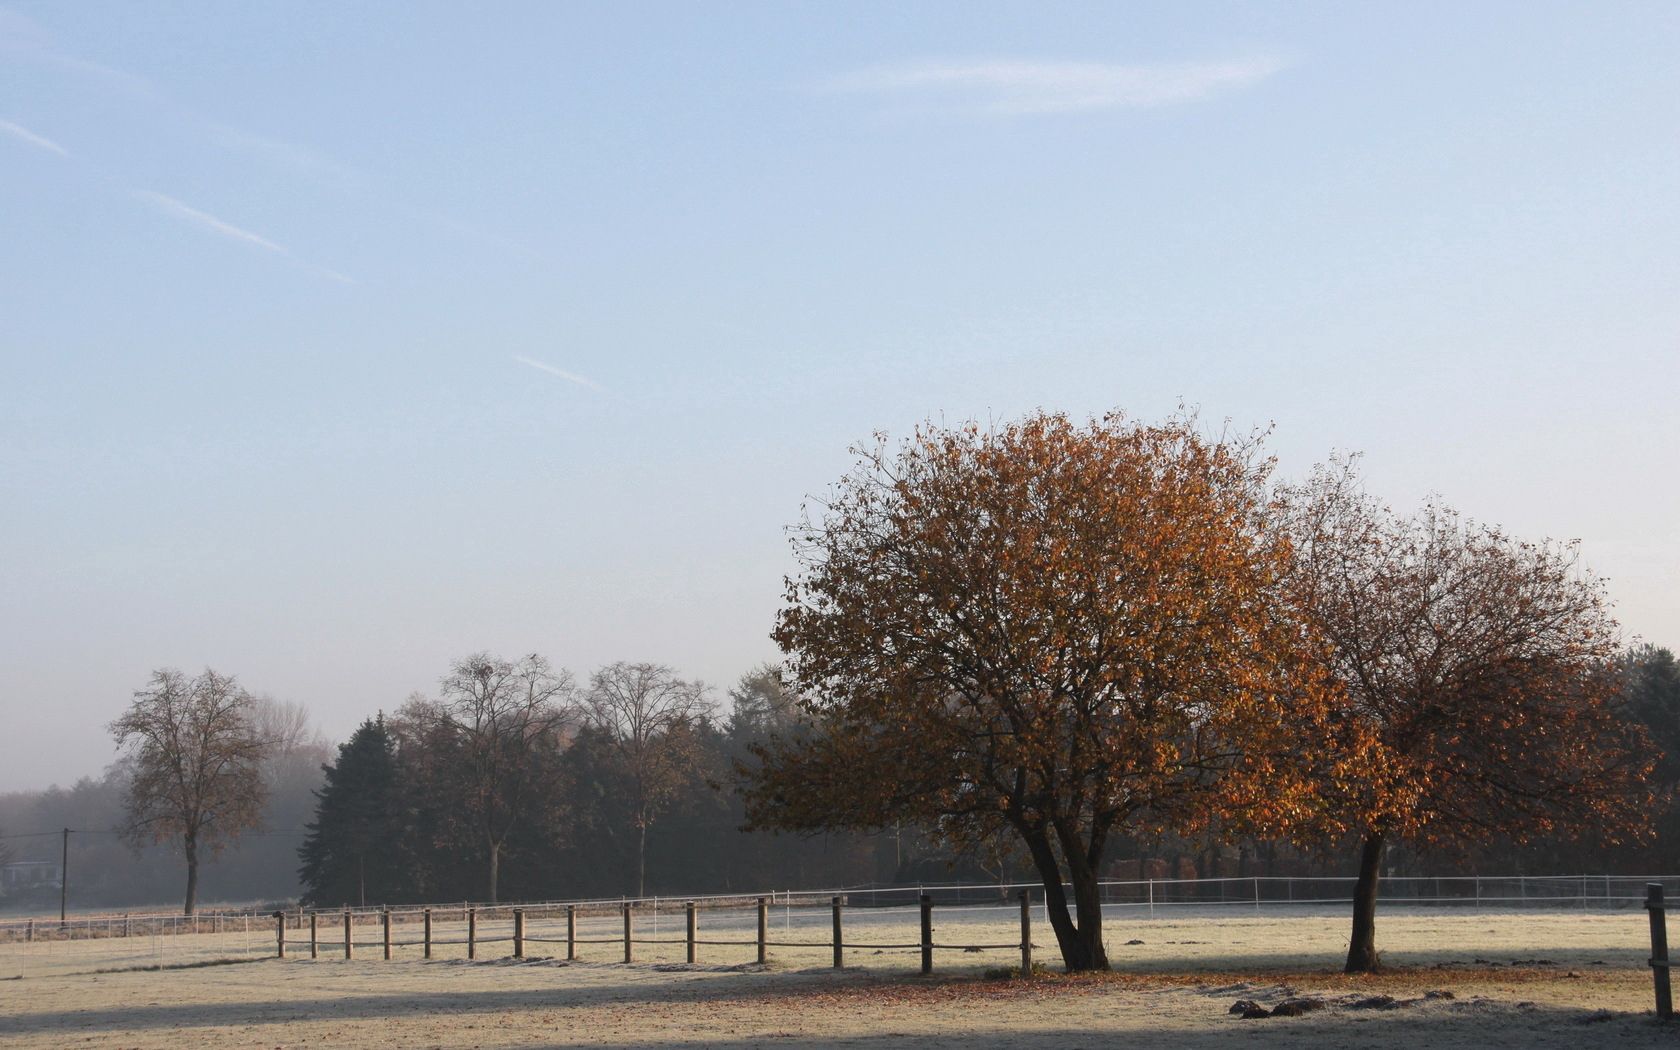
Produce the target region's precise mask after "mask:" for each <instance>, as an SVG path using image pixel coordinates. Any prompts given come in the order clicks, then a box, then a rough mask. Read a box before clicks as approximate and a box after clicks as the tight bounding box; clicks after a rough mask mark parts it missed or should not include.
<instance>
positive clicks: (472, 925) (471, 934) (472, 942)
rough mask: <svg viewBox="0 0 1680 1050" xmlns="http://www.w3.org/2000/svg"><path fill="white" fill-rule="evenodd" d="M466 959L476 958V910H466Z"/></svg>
mask: <svg viewBox="0 0 1680 1050" xmlns="http://www.w3.org/2000/svg"><path fill="white" fill-rule="evenodd" d="M467 958H469V959H476V958H478V909H477V908H468V909H467Z"/></svg>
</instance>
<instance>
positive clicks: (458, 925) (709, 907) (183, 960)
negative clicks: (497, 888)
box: [0, 875, 1680, 976]
mask: <svg viewBox="0 0 1680 1050" xmlns="http://www.w3.org/2000/svg"><path fill="white" fill-rule="evenodd" d="M1354 881H1355V880H1354V879H1352V878H1342V877H1328V876H1327V877H1302V876H1258V877H1236V878H1217V879H1138V880H1108V881H1104V882H1103V883H1101V886H1100V889H1101V900H1102V902H1103V905H1104V910H1105V911H1106V912H1108V913H1109V914H1111V915H1113V916H1115V917H1117V918H1125V919H1133V918H1148V917H1154V916H1157V915H1160V916H1163V917H1170V916H1172V915H1174V914H1186V913H1187V912H1188V911H1190V910H1193V909H1204V912H1203V913H1204V914H1210V913H1209V912H1207V911H1206V909H1212V912H1211V914H1212V915H1215V916H1217V915H1219V914H1241V913H1242V912H1243V911H1244V910H1245V909H1246V910H1247V911H1249V912H1256V911H1258V912H1269V913H1272V914H1279V913H1283V914H1287V913H1288V912H1289V911H1290V910H1301V911H1312V910H1314V909H1319V910H1322V909H1327V908H1333V907H1338V906H1342V905H1348V904H1350V903H1351V901H1352V893H1353V886H1354ZM1652 885H1656V886H1665V887H1667V888H1668V889H1669V890H1670V891H1672V892H1675V893H1680V876H1661V877H1652V876H1617V875H1560V876H1515V875H1513V876H1488V875H1482V876H1440V877H1433V876H1430V877H1417V876H1405V877H1390V878H1386V879H1384V880H1383V883H1382V901H1383V906H1384V907H1385V908H1391V907H1424V908H1439V909H1488V910H1512V909H1521V908H1532V909H1552V910H1557V909H1583V910H1593V909H1598V910H1622V909H1625V910H1638V909H1641V908H1643V907H1645V905H1646V901H1647V894H1648V892H1649V887H1650V886H1652ZM1069 889H1071V888H1069ZM1070 897H1071V893H1070ZM1035 913H1036V914H1035ZM936 916H937V917H938V918H939V919H940V920H941V922H942V923H943V924H944V932H943V933H941V932H939V928H938V927H936V926H935V925H934V919H935V917H936ZM1017 919H1018V922H1019V936H1018V939H1009V940H1004V939H1001V938H999V937H997V936H996V934H997V933H998V932H999V929H998V927H999V925H1000V924H1003V925H1004V926H1005V928H1006V929H1007V928H1008V927H1012V926H1014V925H1015V923H1016V921H1017ZM1035 920H1037V921H1046V920H1047V916H1046V914H1045V912H1044V910H1043V887H1042V886H1040V885H1039V884H1037V883H1003V884H987V885H976V884H972V883H949V884H923V885H916V886H865V887H854V888H850V889H841V890H807V891H798V890H792V891H776V892H772V893H765V894H714V895H706V896H694V897H679V898H674V899H673V898H669V897H641V898H594V899H588V900H571V901H541V902H527V903H519V904H503V903H495V904H490V903H473V902H461V903H458V904H431V905H404V906H393V907H375V908H364V907H358V908H342V909H333V910H326V909H321V910H312V909H308V908H300V907H296V906H293V907H287V908H282V909H279V910H259V909H245V910H215V911H206V912H200V913H199V914H197V915H191V916H187V915H158V914H118V915H73V916H69V917H67V918H66V919H64V920H62V921H60V920H59V919H57V918H33V919H14V920H6V921H3V922H0V976H12V975H14V974H21V973H24V972H26V971H29V970H30V968H31V967H34V968H36V970H40V969H41V968H42V967H49V968H50V967H52V966H57V967H59V968H60V969H61V970H63V969H64V968H66V967H72V966H78V965H80V966H84V967H86V968H87V969H95V968H101V967H103V968H113V969H121V968H133V967H136V966H160V967H161V966H185V965H200V964H203V963H205V962H212V961H237V960H240V959H258V958H273V957H275V956H279V957H280V958H290V959H299V958H305V957H307V958H309V959H316V960H319V959H324V958H337V959H356V958H363V959H373V958H378V959H381V960H388V959H413V960H431V959H434V958H444V957H447V958H451V959H462V958H464V959H465V960H469V961H476V960H478V959H480V958H483V959H485V960H486V961H489V960H512V961H524V960H530V959H535V958H540V959H562V958H563V959H565V960H567V961H576V960H586V961H591V962H624V963H633V962H636V961H638V953H637V949H638V948H639V947H641V948H649V949H653V952H652V954H654V955H658V954H660V952H661V951H664V950H666V949H673V950H674V949H675V948H676V946H681V951H682V958H683V959H684V960H685V961H686V963H688V964H699V963H700V962H701V961H702V960H704V961H707V962H711V963H718V962H728V963H730V964H732V965H739V964H743V963H746V962H748V961H749V960H755V961H756V962H757V963H758V964H761V965H762V964H765V963H767V962H768V960H769V957H770V952H771V950H772V949H777V950H783V951H787V950H793V951H795V952H798V951H804V952H806V953H809V952H811V951H821V952H823V953H824V954H825V955H827V957H828V958H829V960H830V962H831V964H832V965H833V966H834V967H843V966H845V965H846V964H847V963H846V960H847V957H848V953H853V954H854V955H855V954H856V953H868V954H870V955H871V956H878V955H888V956H890V955H896V954H911V955H915V954H919V956H920V966H921V971H922V972H923V973H931V972H932V971H933V966H934V961H935V958H936V955H937V954H938V953H952V952H961V953H968V954H972V955H978V956H987V955H988V953H998V952H1007V953H1009V955H1008V957H1007V958H1008V959H1009V960H1010V961H1011V963H1012V962H1013V960H1014V958H1015V955H1016V953H1018V954H1019V961H1020V969H1019V971H1018V972H1020V973H1023V974H1030V973H1031V972H1032V958H1033V951H1034V948H1035V945H1034V944H1033V942H1032V926H1033V923H1034V921H1035ZM1010 932H1011V933H1013V930H1011V931H1010ZM965 933H969V934H970V935H969V936H964V934H965ZM982 933H984V935H982ZM81 941H101V942H110V943H109V944H108V947H107V948H105V949H103V954H94V953H96V952H98V951H100V949H99V948H98V947H97V946H95V945H85V946H81V947H82V950H83V951H84V952H85V953H86V954H83V955H77V956H74V957H72V956H71V955H70V954H68V953H70V952H72V951H74V950H76V947H77V946H76V945H74V944H72V943H70V942H81ZM55 950H56V951H58V952H60V953H61V954H60V955H58V956H54V955H52V953H53V952H54V951H55ZM42 953H46V954H45V955H43V954H42ZM375 953H377V954H375ZM666 954H667V955H668V954H669V952H666ZM993 959H994V961H995V955H994V956H993ZM976 961H979V960H976ZM7 967H13V969H10V970H8V969H7ZM68 972H86V970H85V969H84V970H70V971H68Z"/></svg>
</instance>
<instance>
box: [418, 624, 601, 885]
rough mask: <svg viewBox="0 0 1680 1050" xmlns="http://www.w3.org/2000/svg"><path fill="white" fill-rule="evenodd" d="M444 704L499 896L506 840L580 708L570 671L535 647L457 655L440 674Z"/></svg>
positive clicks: (490, 875) (471, 812)
mask: <svg viewBox="0 0 1680 1050" xmlns="http://www.w3.org/2000/svg"><path fill="white" fill-rule="evenodd" d="M440 686H441V696H440V704H441V707H442V715H443V718H444V719H445V721H446V723H447V725H448V726H449V727H450V728H451V730H453V732H454V733H455V734H456V736H457V738H458V740H459V743H460V745H461V748H462V758H463V760H464V766H465V768H464V770H463V772H464V774H465V778H466V789H467V798H466V804H467V810H468V814H469V819H470V820H471V822H472V825H473V829H474V832H475V834H476V835H477V836H478V837H479V838H480V840H481V841H482V842H483V843H484V846H485V850H486V852H487V854H488V856H489V865H490V866H489V872H488V879H489V883H488V886H489V891H490V900H491V901H492V902H495V901H496V899H497V887H498V883H499V880H500V876H501V854H502V846H503V845H504V844H505V843H506V842H507V838H508V835H510V834H511V833H512V832H513V830H514V829H515V828H516V827H518V826H519V824H520V822H521V821H522V820H523V819H524V818H525V817H526V815H527V812H528V810H529V809H530V805H531V801H532V800H533V798H535V797H536V796H537V795H538V793H539V792H540V791H541V789H542V787H543V785H544V784H545V783H546V782H547V780H548V777H549V776H550V774H551V773H552V768H551V765H552V764H551V763H550V762H549V759H550V758H551V757H552V756H553V755H554V754H556V753H557V752H558V745H559V743H560V738H561V735H562V734H563V732H564V730H565V729H566V727H567V726H568V725H569V724H570V722H571V720H572V717H573V714H574V712H575V710H576V704H575V701H574V694H575V692H576V688H575V686H574V684H573V680H572V676H571V673H570V672H568V671H565V670H556V669H554V668H553V667H551V666H549V663H548V661H547V660H545V659H544V658H543V657H541V656H538V655H536V654H535V653H533V654H531V655H530V656H526V657H523V658H521V659H520V660H518V661H509V660H504V659H501V658H500V657H494V656H491V655H490V654H489V653H474V654H473V655H472V656H469V657H467V658H466V659H464V660H459V661H457V662H456V663H455V665H454V666H453V667H451V668H450V669H449V673H448V674H446V675H444V676H443V679H442V681H441V683H440Z"/></svg>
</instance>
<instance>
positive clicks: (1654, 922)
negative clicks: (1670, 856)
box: [1645, 882, 1674, 1021]
mask: <svg viewBox="0 0 1680 1050" xmlns="http://www.w3.org/2000/svg"><path fill="white" fill-rule="evenodd" d="M1645 910H1646V911H1648V912H1650V913H1651V960H1650V966H1651V981H1652V983H1653V984H1654V985H1655V986H1656V993H1657V1016H1658V1017H1660V1018H1662V1019H1663V1020H1664V1021H1667V1020H1669V1019H1670V1018H1672V1017H1673V1016H1674V997H1673V993H1672V991H1671V990H1670V987H1669V983H1668V919H1667V916H1666V915H1665V913H1664V911H1663V887H1662V883H1660V882H1648V883H1646V884H1645Z"/></svg>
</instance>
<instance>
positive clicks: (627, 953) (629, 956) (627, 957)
mask: <svg viewBox="0 0 1680 1050" xmlns="http://www.w3.org/2000/svg"><path fill="white" fill-rule="evenodd" d="M635 958H636V954H635V952H634V951H632V950H631V948H630V902H629V901H625V902H624V961H625V962H626V963H628V962H631V961H633V960H634V959H635Z"/></svg>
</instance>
